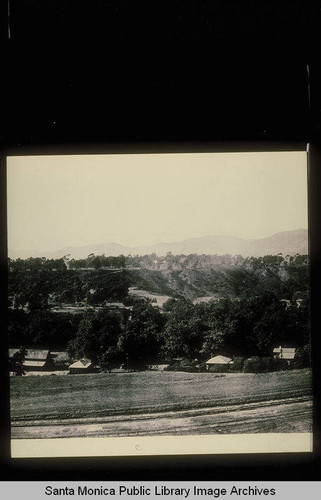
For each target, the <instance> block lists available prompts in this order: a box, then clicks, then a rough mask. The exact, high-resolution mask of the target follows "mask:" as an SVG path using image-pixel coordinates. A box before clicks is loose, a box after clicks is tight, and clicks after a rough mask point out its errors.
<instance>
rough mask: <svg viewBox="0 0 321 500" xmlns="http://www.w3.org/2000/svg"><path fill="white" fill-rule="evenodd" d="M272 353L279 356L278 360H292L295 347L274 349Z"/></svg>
mask: <svg viewBox="0 0 321 500" xmlns="http://www.w3.org/2000/svg"><path fill="white" fill-rule="evenodd" d="M273 353H274V354H279V355H280V356H279V358H280V359H294V356H295V347H281V346H279V347H275V348H274V349H273Z"/></svg>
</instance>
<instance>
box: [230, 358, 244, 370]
mask: <svg viewBox="0 0 321 500" xmlns="http://www.w3.org/2000/svg"><path fill="white" fill-rule="evenodd" d="M244 361H245V358H243V357H242V356H237V357H236V358H234V359H233V365H231V371H233V372H241V371H243V366H244Z"/></svg>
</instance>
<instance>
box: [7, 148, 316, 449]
mask: <svg viewBox="0 0 321 500" xmlns="http://www.w3.org/2000/svg"><path fill="white" fill-rule="evenodd" d="M7 176H8V255H9V261H8V270H9V296H8V311H9V312H8V314H9V321H8V336H9V347H10V348H9V353H8V355H9V364H10V375H11V377H10V400H11V432H12V450H13V456H46V452H45V451H44V446H43V443H51V444H49V445H48V447H47V452H48V456H57V455H56V453H57V452H56V451H55V450H53V448H52V443H56V444H57V443H58V442H59V443H61V442H62V443H65V445H66V447H67V449H68V451H66V452H64V451H63V448H59V452H58V453H59V454H62V455H64V454H65V453H67V455H68V454H69V455H71V456H75V454H76V456H77V453H80V452H79V449H78V445H77V443H78V441H80V442H82V441H83V440H85V442H86V446H87V445H88V446H89V448H90V447H91V446H92V444H89V443H90V442H91V443H93V442H95V443H96V444H97V443H98V442H99V443H101V440H102V443H103V444H99V445H98V444H97V446H96V452H93V451H91V452H88V454H92V453H97V449H99V450H100V452H99V453H101V454H107V455H108V454H110V455H115V454H118V453H119V454H120V455H122V454H125V455H126V454H130V453H133V454H139V453H146V454H151V453H156V454H157V453H162V454H164V453H169V454H170V453H201V452H202V449H203V450H204V448H202V447H201V446H200V443H203V445H202V446H204V438H205V439H207V445H205V449H206V453H217V452H220V453H226V452H231V451H232V452H237V451H241V452H247V451H250V450H249V449H251V450H252V451H253V446H254V447H255V444H253V443H255V441H253V439H255V436H256V437H257V442H260V447H261V451H262V452H264V451H309V450H311V445H310V443H311V432H312V427H311V426H312V423H311V422H312V399H311V398H312V396H311V366H310V354H311V353H310V335H311V333H310V323H309V278H308V277H309V256H308V255H309V250H308V220H307V205H308V202H307V196H308V195H307V154H306V152H270V153H199V154H196V153H188V154H187V153H181V154H133V155H128V154H127V155H119V154H118V155H79V156H72V155H70V156H67V155H65V156H29V157H27V156H21V157H9V158H8V161H7ZM242 436H243V437H245V439H244V441H243V442H242V443H241V444H240V438H241V437H242ZM264 436H270V437H268V438H267V440H269V439H270V444H271V443H274V445H273V446H274V447H273V446H272V449H269V445H266V446H265V447H264V446H263V445H262V438H263V437H264ZM277 436H279V438H277ZM286 437H288V440H287V438H286ZM296 438H297V439H296ZM150 439H151V440H152V442H153V443H154V444H153V445H152V446H151V445H150V444H148V443H150V441H148V440H150ZM222 439H223V440H222ZM260 439H261V441H260ZM97 440H98V441H97ZM133 440H134V441H133ZM146 440H147V441H146ZM289 440H290V441H289ZM289 442H290V444H289ZM28 443H29V444H28ZM117 443H118V444H117ZM126 443H127V444H126ZM166 443H167V444H166ZM175 443H176V445H175ZM224 443H225V444H224ZM233 443H234V444H235V447H234V444H233ZM250 443H252V444H250ZM31 444H32V447H31ZM65 445H64V444H61V445H60V446H62V447H64V446H65ZM19 446H20V448H19ZM175 446H176V447H175ZM247 446H248V449H247ZM208 447H209V449H208ZM231 447H232V448H231ZM31 448H32V451H31ZM151 448H152V449H153V450H154V451H153V452H152V451H151ZM75 450H78V451H75ZM117 450H118V451H117ZM81 454H84V455H86V454H87V452H86V447H83V452H81ZM69 455H68V456H69Z"/></svg>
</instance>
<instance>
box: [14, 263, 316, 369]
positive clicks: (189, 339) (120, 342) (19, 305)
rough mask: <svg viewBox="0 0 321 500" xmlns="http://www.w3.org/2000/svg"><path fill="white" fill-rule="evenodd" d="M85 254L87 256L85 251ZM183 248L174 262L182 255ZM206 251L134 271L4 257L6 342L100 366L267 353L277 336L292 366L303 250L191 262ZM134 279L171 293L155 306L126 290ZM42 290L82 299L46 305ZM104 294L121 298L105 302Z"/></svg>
mask: <svg viewBox="0 0 321 500" xmlns="http://www.w3.org/2000/svg"><path fill="white" fill-rule="evenodd" d="M89 257H90V258H91V259H92V261H93V262H95V260H94V259H95V256H89ZM121 257H122V256H121ZM153 257H154V256H151V258H150V261H151V260H152V258H153ZM172 257H173V256H170V258H172ZM179 257H180V260H181V264H182V263H183V262H182V256H179ZM185 257H186V259H185V260H184V262H186V260H187V261H188V259H189V257H190V256H185ZM192 257H193V256H192ZM212 257H215V258H216V260H217V261H218V260H219V259H218V256H198V258H197V259H196V264H195V266H196V267H194V268H193V267H191V268H190V269H189V270H186V269H185V270H183V271H177V270H172V271H169V270H168V269H167V270H166V271H164V272H161V271H159V270H154V271H152V270H150V269H149V270H148V269H147V270H146V269H145V270H143V271H142V272H141V273H140V271H137V270H135V271H132V270H126V269H124V267H123V265H124V262H123V260H122V259H121V261H119V266H118V268H117V266H116V265H115V262H114V263H113V269H102V266H100V267H99V266H98V265H97V266H96V267H95V266H94V268H93V269H90V270H85V269H84V267H79V268H78V269H77V266H74V268H73V269H71V268H70V267H69V269H68V268H67V266H66V264H65V261H64V260H63V259H58V260H57V261H49V260H48V261H47V260H46V259H27V260H25V261H24V260H22V259H17V260H16V261H12V260H11V261H9V297H10V307H9V309H8V335H9V345H10V346H12V347H20V346H32V347H39V348H51V349H53V348H55V349H67V350H68V352H69V354H70V356H71V358H74V359H77V358H80V357H88V358H90V359H91V360H92V361H93V362H94V363H97V364H99V365H100V366H101V367H102V368H104V369H107V370H109V369H111V368H113V367H115V366H119V365H121V364H122V365H124V366H126V367H128V368H131V369H142V368H146V367H148V366H151V365H155V364H159V363H168V362H170V361H171V360H175V359H185V360H190V361H191V362H192V361H193V362H196V361H195V360H197V362H198V363H202V362H204V361H206V360H207V359H209V357H212V356H215V355H217V354H222V355H226V356H229V357H234V358H235V359H236V358H239V359H247V358H250V357H252V358H254V357H259V358H268V357H271V356H272V351H273V348H274V347H276V346H278V345H283V346H291V347H296V348H297V352H298V360H300V363H301V366H307V365H308V364H309V356H310V354H309V344H310V327H309V293H308V292H309V287H308V284H309V280H308V273H309V269H308V259H307V257H306V256H299V255H297V256H295V257H286V258H283V257H282V256H281V255H279V256H267V257H263V258H247V259H243V258H238V260H236V259H234V261H233V258H232V257H231V259H230V261H229V259H227V257H226V256H223V257H224V259H223V260H222V262H223V263H224V262H225V264H226V265H223V264H222V262H221V264H222V265H221V266H218V267H217V266H216V268H215V269H214V268H213V267H212V268H211V267H209V268H206V267H205V268H203V269H199V268H198V267H197V266H199V263H200V262H203V266H205V263H207V264H208V263H210V262H211V259H212ZM238 257H239V256H238ZM144 258H145V257H144ZM106 259H107V258H106ZM111 259H112V258H111ZM124 259H125V261H126V260H127V259H129V260H130V259H133V258H132V257H130V256H129V257H127V258H125V257H124ZM154 260H155V259H154ZM191 261H193V259H192V258H191V259H189V262H191ZM232 261H233V262H232ZM103 262H104V261H103ZM110 262H111V261H110ZM110 262H109V263H110ZM231 262H232V264H231ZM125 263H126V262H125ZM83 264H84V263H81V265H82V266H83ZM136 264H137V262H136ZM86 265H87V264H86ZM109 267H111V266H109ZM135 280H136V281H135ZM142 283H143V285H144V287H145V288H146V289H147V290H148V289H149V290H150V291H159V293H162V292H163V290H164V288H166V290H167V291H172V293H171V295H172V297H173V298H171V299H169V300H168V301H167V302H166V303H165V304H164V307H163V309H159V308H158V307H157V306H156V305H155V304H154V303H152V302H151V301H150V300H147V299H138V298H134V297H132V296H130V295H128V288H129V286H133V285H135V286H137V285H140V286H141V285H142ZM204 288H205V289H206V290H207V294H208V295H212V297H213V299H212V300H209V301H207V302H202V301H200V302H197V301H196V302H193V300H191V299H190V298H189V297H188V295H189V294H190V293H191V292H190V291H191V290H192V291H193V293H195V294H196V295H197V294H199V295H200V292H201V291H203V289H204ZM186 291H187V293H185V292H186ZM52 296H54V297H55V302H56V303H69V304H75V303H78V302H83V303H84V304H86V306H88V307H87V309H86V308H85V310H84V311H82V312H81V313H78V314H71V313H68V312H60V313H59V311H58V312H57V311H56V312H52V310H51V306H50V304H49V302H48V299H49V298H50V297H52ZM110 302H123V304H125V305H126V307H122V308H118V309H117V308H116V309H112V308H110V307H108V303H110ZM96 306H100V307H99V308H98V307H96ZM266 363H267V365H268V362H266ZM300 363H299V364H300Z"/></svg>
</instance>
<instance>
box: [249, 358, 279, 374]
mask: <svg viewBox="0 0 321 500" xmlns="http://www.w3.org/2000/svg"><path fill="white" fill-rule="evenodd" d="M287 368H288V364H287V362H286V360H284V359H274V358H259V357H258V356H253V358H248V359H246V360H245V361H244V365H243V372H244V373H267V372H273V371H277V370H284V369H287Z"/></svg>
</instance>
